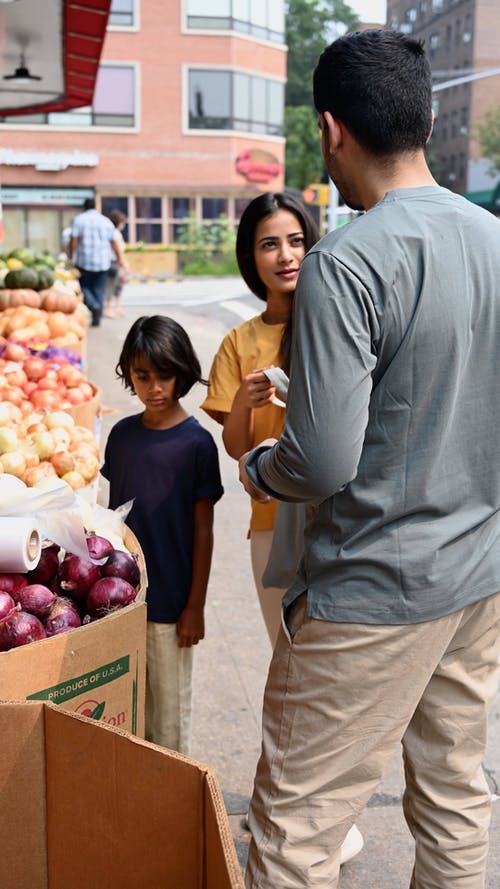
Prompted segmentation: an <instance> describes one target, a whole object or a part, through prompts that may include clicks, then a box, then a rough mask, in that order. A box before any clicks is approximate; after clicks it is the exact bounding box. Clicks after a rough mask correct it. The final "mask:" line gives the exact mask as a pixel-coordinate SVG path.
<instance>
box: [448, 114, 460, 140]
mask: <svg viewBox="0 0 500 889" xmlns="http://www.w3.org/2000/svg"><path fill="white" fill-rule="evenodd" d="M450 131H451V138H452V139H454V138H455V136H456V135H457V133H458V111H452V112H451V126H450Z"/></svg>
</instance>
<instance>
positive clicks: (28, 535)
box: [0, 516, 42, 574]
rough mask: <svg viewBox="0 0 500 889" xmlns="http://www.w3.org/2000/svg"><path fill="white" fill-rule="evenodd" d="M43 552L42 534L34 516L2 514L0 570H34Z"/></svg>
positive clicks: (0, 518)
mask: <svg viewBox="0 0 500 889" xmlns="http://www.w3.org/2000/svg"><path fill="white" fill-rule="evenodd" d="M41 552H42V536H41V534H40V528H39V527H38V525H37V523H36V522H35V521H34V520H33V517H32V516H0V571H2V572H3V571H13V572H16V573H20V574H24V573H25V572H26V571H32V570H33V568H36V566H37V565H38V562H39V561H40V554H41Z"/></svg>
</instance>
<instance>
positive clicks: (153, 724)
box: [146, 620, 193, 755]
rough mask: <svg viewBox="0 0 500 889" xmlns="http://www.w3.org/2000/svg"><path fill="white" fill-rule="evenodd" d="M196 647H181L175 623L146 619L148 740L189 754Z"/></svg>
mask: <svg viewBox="0 0 500 889" xmlns="http://www.w3.org/2000/svg"><path fill="white" fill-rule="evenodd" d="M192 674H193V648H192V647H191V648H179V646H178V645H177V628H176V624H159V623H154V622H153V621H149V620H148V622H147V632H146V740H148V741H152V742H153V744H160V745H161V746H162V747H168V748H169V749H170V750H177V751H178V752H179V753H185V754H186V755H188V754H189V748H190V743H191V694H192Z"/></svg>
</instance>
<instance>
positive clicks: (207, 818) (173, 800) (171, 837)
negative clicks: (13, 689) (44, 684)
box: [0, 702, 243, 889]
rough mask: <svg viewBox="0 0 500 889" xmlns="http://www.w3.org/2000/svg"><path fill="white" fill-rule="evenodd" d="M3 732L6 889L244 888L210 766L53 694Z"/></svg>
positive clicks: (19, 707) (12, 706) (2, 722)
mask: <svg viewBox="0 0 500 889" xmlns="http://www.w3.org/2000/svg"><path fill="white" fill-rule="evenodd" d="M0 737H1V738H2V756H1V757H0V794H1V798H2V806H1V807H0V813H1V814H0V821H1V822H2V823H3V830H2V855H1V861H0V885H1V887H2V889H49V887H50V889H243V881H242V877H241V871H240V867H239V864H238V861H237V858H236V854H235V850H234V844H233V840H232V836H231V832H230V828H229V824H228V820H227V815H226V811H225V808H224V803H223V801H222V797H221V793H220V790H219V786H218V782H217V778H216V776H215V773H214V772H213V771H212V769H210V768H209V767H208V766H205V765H203V764H201V763H198V762H195V760H192V759H189V758H188V757H184V756H181V755H180V754H176V753H173V752H171V751H167V750H164V749H163V748H161V747H156V746H154V745H153V744H148V743H147V742H146V741H140V740H138V739H137V738H134V737H132V736H131V735H129V734H127V733H125V732H120V731H119V730H117V729H113V728H110V727H109V726H106V725H102V724H100V723H95V722H93V721H92V720H90V719H85V718H83V717H79V716H76V715H75V714H72V713H67V712H64V711H63V710H60V709H59V708H58V707H54V706H53V705H50V704H41V703H35V702H31V703H30V702H17V703H13V702H6V703H0Z"/></svg>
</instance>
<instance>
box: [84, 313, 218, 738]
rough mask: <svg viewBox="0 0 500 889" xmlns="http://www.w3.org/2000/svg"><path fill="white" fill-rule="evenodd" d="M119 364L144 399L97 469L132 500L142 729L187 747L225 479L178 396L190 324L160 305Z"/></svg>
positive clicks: (113, 491) (185, 373) (190, 364)
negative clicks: (142, 639) (142, 577)
mask: <svg viewBox="0 0 500 889" xmlns="http://www.w3.org/2000/svg"><path fill="white" fill-rule="evenodd" d="M116 371H117V375H118V377H119V378H120V379H121V380H122V382H123V384H124V386H125V387H126V388H127V389H130V390H131V392H133V393H134V394H135V395H137V397H138V398H139V401H141V402H142V404H143V405H144V411H143V412H142V413H139V414H134V415H133V416H130V417H125V418H124V419H122V420H119V421H118V423H116V424H115V426H113V428H112V430H111V432H110V434H109V437H108V441H107V444H106V449H105V455H104V465H103V467H102V469H101V472H102V474H103V476H104V478H106V479H108V481H109V507H110V509H116V508H117V507H118V506H120V505H122V504H124V503H127V502H128V501H129V500H133V505H132V509H131V510H130V513H129V514H128V516H127V524H128V525H129V527H130V528H131V529H132V531H133V532H134V534H135V535H136V537H137V539H138V540H139V543H140V544H141V547H142V550H143V552H144V558H145V561H146V569H147V574H148V588H147V593H146V605H147V639H146V738H147V740H149V741H152V742H153V743H155V744H160V745H162V746H163V747H169V748H170V749H172V750H178V751H179V752H180V753H186V754H188V753H189V749H190V735H191V697H192V670H193V646H195V645H197V644H198V642H200V640H201V639H203V638H204V635H205V622H204V607H205V597H206V592H207V585H208V578H209V574H210V566H211V561H212V547H213V519H214V504H215V503H216V502H217V500H219V499H220V497H222V494H223V489H222V484H221V479H220V471H219V458H218V454H217V448H216V445H215V442H214V440H213V438H212V436H211V435H210V433H209V432H207V430H206V429H204V428H203V427H202V426H200V424H199V423H198V421H197V420H196V419H195V418H194V417H192V416H190V415H189V414H187V413H186V411H185V410H184V408H183V407H182V405H181V403H180V399H181V398H183V396H184V395H187V393H188V392H189V390H190V389H191V388H192V386H193V385H194V384H195V383H204V382H205V381H204V380H203V378H202V375H201V368H200V364H199V361H198V358H197V357H196V354H195V352H194V350H193V347H192V345H191V341H190V340H189V337H188V335H187V333H186V331H185V330H184V328H183V327H181V326H180V324H178V323H177V322H176V321H174V320H173V319H172V318H167V317H165V316H163V315H153V316H151V317H147V316H143V317H141V318H138V320H137V321H136V322H135V323H134V324H133V325H132V327H131V328H130V330H129V332H128V334H127V336H126V338H125V342H124V344H123V348H122V351H121V354H120V358H119V361H118V364H117V367H116Z"/></svg>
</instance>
